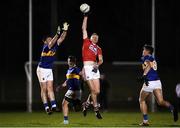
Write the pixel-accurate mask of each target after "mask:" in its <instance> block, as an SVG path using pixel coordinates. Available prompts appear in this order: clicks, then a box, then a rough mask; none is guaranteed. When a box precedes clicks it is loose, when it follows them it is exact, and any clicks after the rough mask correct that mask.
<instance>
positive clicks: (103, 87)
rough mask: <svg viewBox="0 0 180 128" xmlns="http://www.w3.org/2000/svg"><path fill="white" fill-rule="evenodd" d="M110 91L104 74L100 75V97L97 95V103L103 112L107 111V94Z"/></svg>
mask: <svg viewBox="0 0 180 128" xmlns="http://www.w3.org/2000/svg"><path fill="white" fill-rule="evenodd" d="M109 89H110V84H109V82H108V80H107V79H106V75H105V74H101V75H100V95H99V102H100V105H101V108H102V110H103V111H104V112H107V111H108V93H109Z"/></svg>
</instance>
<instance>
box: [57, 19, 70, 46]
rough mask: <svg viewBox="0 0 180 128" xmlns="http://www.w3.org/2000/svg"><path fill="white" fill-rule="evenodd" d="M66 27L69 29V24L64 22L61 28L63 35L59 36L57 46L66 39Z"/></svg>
mask: <svg viewBox="0 0 180 128" xmlns="http://www.w3.org/2000/svg"><path fill="white" fill-rule="evenodd" d="M68 27H69V24H68V23H67V22H65V23H64V24H63V28H62V30H63V33H62V34H61V36H60V37H59V39H58V41H57V43H58V45H60V44H61V43H62V42H63V41H64V39H65V38H66V35H67V30H68Z"/></svg>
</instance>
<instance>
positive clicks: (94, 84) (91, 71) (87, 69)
mask: <svg viewBox="0 0 180 128" xmlns="http://www.w3.org/2000/svg"><path fill="white" fill-rule="evenodd" d="M87 20H88V16H84V19H83V23H82V33H83V46H82V58H83V64H84V73H85V79H86V80H87V83H88V86H89V88H90V91H91V98H92V101H93V107H94V112H95V115H96V117H97V118H98V119H102V117H101V115H100V113H99V107H98V103H97V96H98V94H99V92H100V82H99V78H100V73H99V70H98V68H99V66H100V65H101V64H102V63H103V56H102V50H101V48H100V47H99V46H98V45H97V43H98V39H99V36H98V35H97V34H96V33H93V34H92V35H91V37H90V39H89V38H88V33H87ZM97 58H98V60H97ZM83 112H86V105H84V106H83Z"/></svg>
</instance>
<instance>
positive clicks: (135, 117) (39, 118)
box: [0, 112, 180, 127]
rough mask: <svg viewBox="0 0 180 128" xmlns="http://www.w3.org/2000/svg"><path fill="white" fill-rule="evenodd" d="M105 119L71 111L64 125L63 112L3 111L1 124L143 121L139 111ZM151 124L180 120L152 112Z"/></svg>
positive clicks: (134, 124)
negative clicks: (49, 113) (67, 121)
mask: <svg viewBox="0 0 180 128" xmlns="http://www.w3.org/2000/svg"><path fill="white" fill-rule="evenodd" d="M102 115H103V119H102V120H98V119H96V118H95V115H94V113H92V112H91V113H88V115H87V117H83V116H82V113H80V112H77V113H75V112H70V115H69V120H70V124H69V125H63V124H62V121H63V115H62V113H54V114H53V115H50V116H49V115H46V114H45V113H44V112H33V113H25V112H24V113H23V112H12V113H10V112H7V113H5V112H3V113H0V126H1V127H2V126H4V127H65V126H70V127H138V123H140V121H141V114H140V113H139V112H107V113H103V114H102ZM149 116H150V124H151V126H153V127H180V121H178V122H176V123H174V122H173V120H172V115H171V114H170V113H160V112H159V113H150V114H149Z"/></svg>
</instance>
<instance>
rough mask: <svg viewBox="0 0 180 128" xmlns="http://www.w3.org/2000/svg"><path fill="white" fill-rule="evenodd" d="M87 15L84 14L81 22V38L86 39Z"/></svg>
mask: <svg viewBox="0 0 180 128" xmlns="http://www.w3.org/2000/svg"><path fill="white" fill-rule="evenodd" d="M87 19H88V17H87V16H84V19H83V23H82V33H83V39H86V38H87V37H88V33H87Z"/></svg>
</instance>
